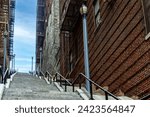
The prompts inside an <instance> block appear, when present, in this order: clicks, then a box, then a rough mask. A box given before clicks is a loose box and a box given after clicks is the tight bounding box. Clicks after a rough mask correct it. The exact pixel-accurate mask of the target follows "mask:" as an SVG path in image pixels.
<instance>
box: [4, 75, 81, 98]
mask: <svg viewBox="0 0 150 117" xmlns="http://www.w3.org/2000/svg"><path fill="white" fill-rule="evenodd" d="M2 99H3V100H82V98H81V97H80V96H79V95H78V94H77V92H60V91H59V90H58V89H57V88H56V86H55V85H54V83H52V84H49V85H48V84H47V83H46V81H45V80H44V79H39V78H37V77H33V76H31V75H29V74H23V73H18V74H16V75H15V77H14V79H13V81H12V83H11V84H10V88H8V89H7V88H5V91H4V94H3V97H2Z"/></svg>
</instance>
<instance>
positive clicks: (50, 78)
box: [5, 71, 150, 100]
mask: <svg viewBox="0 0 150 117" xmlns="http://www.w3.org/2000/svg"><path fill="white" fill-rule="evenodd" d="M5 73H6V72H5ZM68 75H69V74H67V76H66V78H65V77H64V76H63V75H61V74H60V73H58V72H56V74H55V75H54V76H52V75H51V74H50V73H49V72H48V71H46V72H45V74H44V73H43V72H42V71H41V72H40V76H43V77H47V78H48V81H50V83H52V82H53V81H56V82H60V86H61V87H62V85H65V92H67V86H72V91H73V92H74V91H75V84H78V85H79V89H81V87H82V84H83V82H84V80H88V81H89V82H90V83H92V84H93V85H95V86H96V87H98V88H99V89H100V90H101V91H103V92H104V93H105V99H106V100H108V99H109V96H110V97H113V98H114V99H116V100H120V98H118V97H117V96H115V95H113V94H112V93H110V92H109V91H107V90H106V89H104V88H103V87H101V86H100V85H98V84H97V83H95V82H94V81H92V80H91V79H88V78H87V77H86V76H85V75H84V74H83V73H80V74H79V75H78V77H77V78H76V79H75V80H73V81H71V80H70V79H67V78H68ZM82 79H83V81H82ZM63 83H64V84H63ZM91 88H92V87H91ZM91 90H92V89H91ZM90 99H91V100H93V92H90ZM147 99H150V94H148V95H146V96H144V97H142V98H141V99H140V100H147Z"/></svg>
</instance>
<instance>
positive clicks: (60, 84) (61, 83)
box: [59, 76, 62, 86]
mask: <svg viewBox="0 0 150 117" xmlns="http://www.w3.org/2000/svg"><path fill="white" fill-rule="evenodd" d="M59 77H60V86H62V83H61V76H59Z"/></svg>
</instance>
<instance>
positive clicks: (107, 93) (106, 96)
mask: <svg viewBox="0 0 150 117" xmlns="http://www.w3.org/2000/svg"><path fill="white" fill-rule="evenodd" d="M57 75H59V76H60V86H61V85H62V84H61V78H62V79H64V80H65V91H67V83H68V84H69V85H70V86H72V87H73V92H74V85H75V83H76V81H77V80H78V79H79V78H81V76H83V77H84V78H85V79H87V80H88V81H89V82H91V83H92V84H94V85H95V86H97V87H98V88H100V89H101V90H102V91H104V92H105V99H106V100H108V96H111V97H113V98H114V99H116V100H120V99H119V98H118V97H116V96H115V95H113V94H112V93H110V92H109V91H107V90H105V89H104V88H103V87H101V86H99V85H98V84H97V83H95V82H94V81H92V80H90V79H89V78H87V77H86V76H85V75H84V74H83V73H80V74H79V75H78V77H77V78H76V79H75V80H74V81H73V82H72V83H71V82H70V81H69V80H68V79H66V78H65V77H64V76H62V75H61V74H60V73H58V72H56V74H55V78H56V79H57ZM83 77H82V78H83ZM81 84H82V83H79V88H80V89H81ZM90 93H91V94H90V95H91V98H90V99H93V93H92V92H90Z"/></svg>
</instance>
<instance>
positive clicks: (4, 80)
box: [2, 68, 9, 84]
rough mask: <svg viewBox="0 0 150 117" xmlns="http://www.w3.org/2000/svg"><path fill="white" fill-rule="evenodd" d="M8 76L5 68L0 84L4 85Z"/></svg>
mask: <svg viewBox="0 0 150 117" xmlns="http://www.w3.org/2000/svg"><path fill="white" fill-rule="evenodd" d="M8 75H9V70H8V68H7V69H6V71H5V73H4V75H2V77H3V78H2V83H4V84H6V82H7V78H8Z"/></svg>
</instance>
